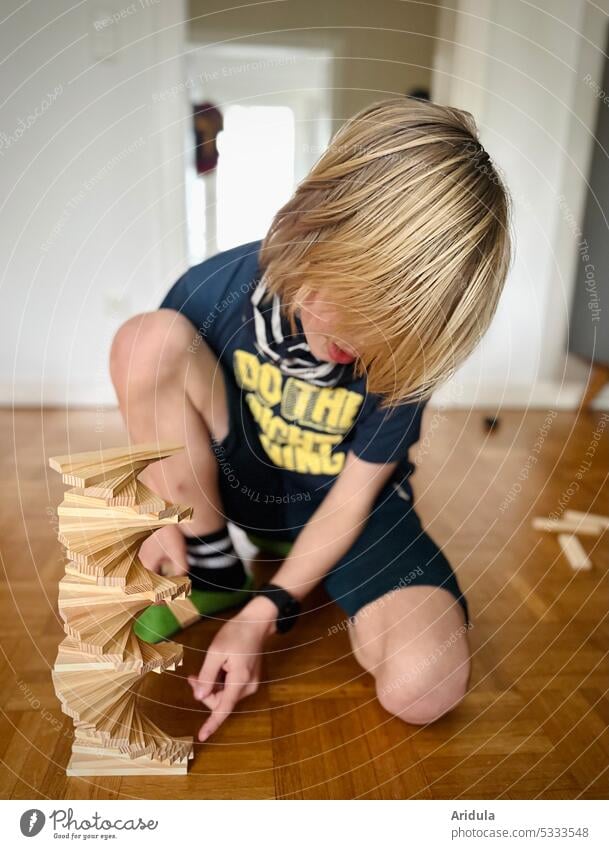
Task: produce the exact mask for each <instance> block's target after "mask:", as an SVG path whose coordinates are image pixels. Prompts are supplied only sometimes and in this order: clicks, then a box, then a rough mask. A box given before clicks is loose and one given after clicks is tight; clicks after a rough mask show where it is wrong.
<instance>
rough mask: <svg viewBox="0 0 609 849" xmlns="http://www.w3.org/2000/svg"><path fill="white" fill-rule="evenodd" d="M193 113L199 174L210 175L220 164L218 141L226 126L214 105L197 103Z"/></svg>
mask: <svg viewBox="0 0 609 849" xmlns="http://www.w3.org/2000/svg"><path fill="white" fill-rule="evenodd" d="M192 112H193V123H194V130H195V152H196V161H197V174H208V173H209V172H210V171H213V170H214V168H215V167H216V165H217V164H218V147H217V145H216V140H217V137H218V133H220V132H221V131H222V129H223V126H224V122H223V120H222V113H221V112H220V110H219V109H218V107H217V106H214V105H213V103H195V104H194V106H193V107H192Z"/></svg>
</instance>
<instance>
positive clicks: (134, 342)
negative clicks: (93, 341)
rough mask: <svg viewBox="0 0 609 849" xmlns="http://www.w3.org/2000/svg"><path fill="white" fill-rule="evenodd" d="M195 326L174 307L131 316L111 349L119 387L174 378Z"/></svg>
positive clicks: (139, 385)
mask: <svg viewBox="0 0 609 849" xmlns="http://www.w3.org/2000/svg"><path fill="white" fill-rule="evenodd" d="M194 336H195V330H194V328H193V326H192V324H191V323H190V322H189V321H188V319H186V318H184V316H183V315H181V314H180V313H177V312H174V311H173V310H157V311H156V312H150V313H142V314H141V315H136V316H134V317H133V318H130V319H129V320H128V321H126V322H125V324H123V325H122V326H121V327H120V328H119V330H118V331H117V333H116V335H115V337H114V339H113V341H112V348H111V351H110V373H111V375H112V381H113V383H114V386H115V388H116V391H117V392H118V393H119V395H120V394H121V392H123V391H125V390H126V389H127V388H129V389H131V390H133V389H137V388H138V387H145V386H146V385H148V384H152V385H154V386H155V387H158V386H159V385H160V384H162V383H163V381H164V380H165V378H168V377H173V378H175V376H176V373H177V372H178V371H179V368H180V364H181V363H182V362H183V363H184V364H185V363H186V357H187V353H188V346H189V345H190V344H191V342H192V339H193V337H194Z"/></svg>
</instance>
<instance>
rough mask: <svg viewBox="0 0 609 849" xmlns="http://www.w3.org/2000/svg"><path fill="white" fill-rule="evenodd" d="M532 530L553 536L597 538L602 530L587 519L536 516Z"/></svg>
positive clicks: (595, 523)
mask: <svg viewBox="0 0 609 849" xmlns="http://www.w3.org/2000/svg"><path fill="white" fill-rule="evenodd" d="M532 524H533V529H534V530H536V531H547V532H549V533H553V534H582V535H583V536H598V535H599V534H600V532H601V530H602V528H601V527H600V525H599V524H598V523H597V522H595V521H590V520H588V519H577V520H573V519H567V518H566V516H565V517H563V518H562V519H546V518H544V517H542V516H538V517H536V518H534V519H533V522H532Z"/></svg>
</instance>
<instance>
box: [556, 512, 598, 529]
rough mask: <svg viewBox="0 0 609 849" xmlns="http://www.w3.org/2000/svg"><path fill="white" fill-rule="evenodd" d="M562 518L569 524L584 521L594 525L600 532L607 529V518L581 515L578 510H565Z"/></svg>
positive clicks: (586, 514) (595, 515)
mask: <svg viewBox="0 0 609 849" xmlns="http://www.w3.org/2000/svg"><path fill="white" fill-rule="evenodd" d="M564 517H565V519H567V520H568V521H570V522H579V521H585V522H586V523H588V524H592V523H594V524H596V525H598V526H599V528H600V529H601V530H605V529H606V528H609V516H599V515H598V514H597V513H582V512H580V511H579V510H565V512H564Z"/></svg>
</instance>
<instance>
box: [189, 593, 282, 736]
mask: <svg viewBox="0 0 609 849" xmlns="http://www.w3.org/2000/svg"><path fill="white" fill-rule="evenodd" d="M260 602H262V604H260ZM276 615H277V610H276V608H274V605H272V602H271V603H269V602H268V599H265V598H256V599H254V600H253V601H251V602H250V603H249V604H248V605H247V607H245V608H244V609H243V610H242V611H241V612H240V613H238V614H237V616H234V617H233V618H232V619H230V620H229V621H228V622H226V623H225V624H224V625H223V626H222V628H221V629H220V630H219V631H218V633H217V634H216V636H215V638H214V640H213V641H212V643H211V645H210V647H209V649H208V650H207V655H206V657H205V661H204V663H203V666H202V667H201V671H200V672H199V675H198V676H196V675H190V676H189V678H188V683H189V684H190V686H191V687H192V692H193V695H194V697H195V699H197V700H198V701H200V702H202V703H203V704H204V705H205V706H206V707H207V708H209V709H210V710H211V715H210V716H209V717H208V718H207V720H206V721H205V722H204V723H203V725H202V726H201V728H200V730H199V740H200V741H201V742H202V743H203V742H204V741H205V740H207V738H208V737H210V736H211V735H212V734H213V733H214V732H215V731H216V730H217V729H218V728H219V727H220V725H222V723H223V722H224V720H225V719H226V718H227V717H228V716H229V715H230V714H231V713H232V711H233V710H234V708H235V705H236V704H237V702H239V701H240V700H241V699H244V698H245V697H246V696H250V695H252V694H253V693H255V692H256V691H257V689H258V685H259V683H260V672H261V666H262V649H263V645H264V641H265V639H266V637H267V636H268V635H269V634H271V633H273V631H274V629H275V618H276Z"/></svg>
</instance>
